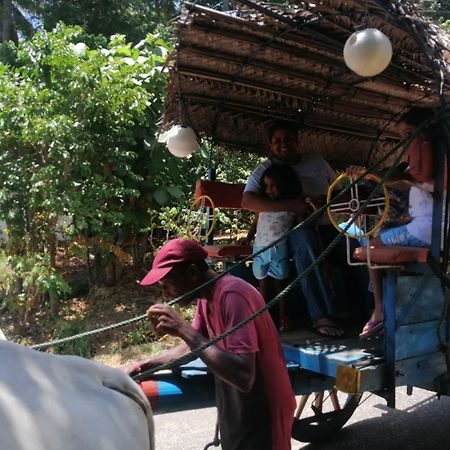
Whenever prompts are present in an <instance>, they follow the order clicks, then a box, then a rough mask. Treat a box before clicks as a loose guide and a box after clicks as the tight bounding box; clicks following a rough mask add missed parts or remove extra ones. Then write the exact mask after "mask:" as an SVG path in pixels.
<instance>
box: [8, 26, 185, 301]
mask: <svg viewBox="0 0 450 450" xmlns="http://www.w3.org/2000/svg"><path fill="white" fill-rule="evenodd" d="M169 50H170V48H169V46H168V45H167V44H166V43H165V42H164V41H163V40H161V39H160V38H158V37H157V36H151V35H149V36H148V37H147V38H146V39H145V40H143V41H141V42H140V43H139V44H137V45H136V46H133V45H131V44H129V43H127V42H126V41H125V39H124V38H123V37H122V36H113V37H112V38H111V40H110V41H109V42H107V41H106V40H105V38H103V37H96V36H90V35H87V34H86V33H84V32H83V31H82V30H81V28H76V27H75V28H67V27H64V26H58V27H57V29H56V30H55V31H54V32H52V33H48V32H40V33H37V34H36V35H35V36H34V37H33V39H32V40H31V41H29V42H23V43H20V44H19V46H18V47H17V48H16V47H14V46H12V45H11V44H3V45H2V46H1V47H0V58H1V61H0V105H1V109H0V134H1V136H2V139H1V140H0V204H1V205H2V207H1V208H0V220H2V219H3V220H5V221H6V222H7V224H8V234H9V238H10V239H9V242H8V252H9V254H11V255H13V256H14V255H15V256H17V257H18V256H21V255H25V256H24V257H26V258H31V259H30V260H32V259H33V258H35V257H36V256H37V255H41V257H42V261H43V262H42V264H40V265H39V264H38V266H37V267H38V268H39V270H43V271H44V267H45V270H47V269H48V267H51V268H54V267H55V255H54V252H55V236H56V231H57V229H58V220H60V218H61V217H65V218H70V219H71V221H72V222H73V223H72V225H71V226H70V227H69V230H70V232H71V234H72V235H73V236H74V237H77V236H80V237H83V238H86V237H91V236H95V237H96V243H97V244H98V243H100V242H105V243H114V241H115V239H116V235H117V232H118V230H121V232H122V234H125V235H130V234H131V235H133V233H135V234H136V233H138V232H139V231H140V230H141V229H142V228H143V227H144V226H147V225H148V223H149V212H148V211H149V209H158V208H159V207H160V204H162V203H168V202H169V201H170V200H171V199H172V200H178V199H179V197H180V196H181V195H182V193H181V191H180V190H179V189H178V188H177V186H176V184H174V181H173V176H172V175H173V174H175V176H176V171H177V170H178V165H177V164H176V162H174V161H169V162H167V161H166V160H165V158H166V155H167V152H166V151H165V150H164V149H163V148H162V147H161V146H158V145H155V135H156V131H157V120H158V119H159V117H160V116H161V111H162V97H163V95H162V92H163V89H164V82H165V79H164V76H165V70H164V63H165V60H166V57H167V54H168V51H169ZM151 148H153V150H152V151H150V149H151ZM164 194H166V195H164ZM98 246H100V245H99V244H98ZM100 247H101V246H100ZM105 247H106V250H108V248H109V247H108V245H105ZM100 250H101V249H100ZM30 255H31V256H30ZM44 261H45V263H44ZM14 264H15V265H14V270H15V271H16V273H17V274H19V273H20V275H19V276H26V270H25V269H23V270H19V269H18V267H19V263H18V262H16V263H14ZM26 265H27V264H25V265H24V266H23V267H25V266H26ZM36 270H38V269H36ZM30 276H31V277H34V283H35V286H38V287H39V290H40V292H41V293H42V292H45V290H46V289H50V290H51V291H52V290H54V289H56V290H59V291H61V289H60V286H59V285H58V283H59V282H58V281H57V280H56V278H54V277H55V276H56V275H55V274H54V272H53V271H48V272H47V273H46V275H45V277H43V278H42V277H41V275H39V274H37V273H36V272H33V273H32V274H31V275H30Z"/></svg>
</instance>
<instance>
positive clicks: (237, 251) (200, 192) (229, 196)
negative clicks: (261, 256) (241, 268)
mask: <svg viewBox="0 0 450 450" xmlns="http://www.w3.org/2000/svg"><path fill="white" fill-rule="evenodd" d="M244 187H245V185H244V184H231V183H223V182H221V181H209V180H202V179H200V180H197V182H196V184H195V200H198V199H199V198H200V197H202V196H208V197H209V198H211V200H212V202H213V205H211V204H210V202H208V200H207V199H205V201H204V204H205V206H210V207H211V206H212V207H214V208H225V209H242V207H241V202H242V194H243V193H244ZM204 248H205V249H206V251H207V252H208V256H209V257H210V258H230V259H234V258H239V257H241V258H243V257H245V256H248V255H251V254H252V246H251V245H240V244H236V243H230V244H214V245H205V246H204Z"/></svg>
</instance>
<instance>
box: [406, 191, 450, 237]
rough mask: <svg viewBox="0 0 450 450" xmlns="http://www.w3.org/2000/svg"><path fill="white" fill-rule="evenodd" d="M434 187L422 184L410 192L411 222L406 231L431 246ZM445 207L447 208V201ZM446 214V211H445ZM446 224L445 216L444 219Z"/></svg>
mask: <svg viewBox="0 0 450 450" xmlns="http://www.w3.org/2000/svg"><path fill="white" fill-rule="evenodd" d="M432 194H433V186H432V185H431V184H427V183H421V184H420V185H417V186H412V187H411V189H410V191H409V215H410V217H411V219H412V220H411V222H409V223H408V224H407V225H406V229H407V230H408V231H409V233H411V234H412V235H413V236H414V237H415V238H417V239H420V240H421V241H424V242H426V243H427V244H430V245H431V226H432V223H433V195H432ZM443 203H444V207H445V201H444V202H443ZM443 213H445V209H444V211H443ZM442 221H443V223H444V215H443V218H442Z"/></svg>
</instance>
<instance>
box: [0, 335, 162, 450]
mask: <svg viewBox="0 0 450 450" xmlns="http://www.w3.org/2000/svg"><path fill="white" fill-rule="evenodd" d="M0 361H1V364H0V448H1V449H2V450H125V449H133V450H153V449H154V448H155V447H154V429H153V417H152V411H151V407H150V403H149V402H148V400H147V398H146V397H145V395H144V394H143V392H142V390H141V389H140V388H139V387H138V386H137V384H136V383H135V382H134V381H132V380H131V378H130V377H129V376H128V375H126V374H125V373H124V372H122V371H121V370H119V369H113V368H111V367H106V366H103V365H101V364H98V363H95V362H93V361H88V360H86V359H83V358H79V357H76V356H58V355H52V354H49V353H43V352H37V351H35V350H32V349H30V348H26V347H22V346H20V345H17V344H14V343H12V342H8V341H0Z"/></svg>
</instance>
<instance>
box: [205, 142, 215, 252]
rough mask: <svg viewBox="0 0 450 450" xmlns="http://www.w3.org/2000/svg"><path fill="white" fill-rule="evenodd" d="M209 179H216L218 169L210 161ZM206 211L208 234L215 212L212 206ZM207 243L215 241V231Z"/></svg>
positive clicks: (210, 243)
mask: <svg viewBox="0 0 450 450" xmlns="http://www.w3.org/2000/svg"><path fill="white" fill-rule="evenodd" d="M210 151H211V149H210ZM208 181H216V169H215V168H214V167H211V163H210V167H208ZM206 213H207V216H208V223H207V224H206V234H208V232H209V230H210V229H211V227H212V221H213V213H214V212H213V210H212V208H207V210H206ZM206 243H207V244H208V245H212V244H213V243H214V232H213V233H211V234H210V235H209V236H208V239H207V240H206Z"/></svg>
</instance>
